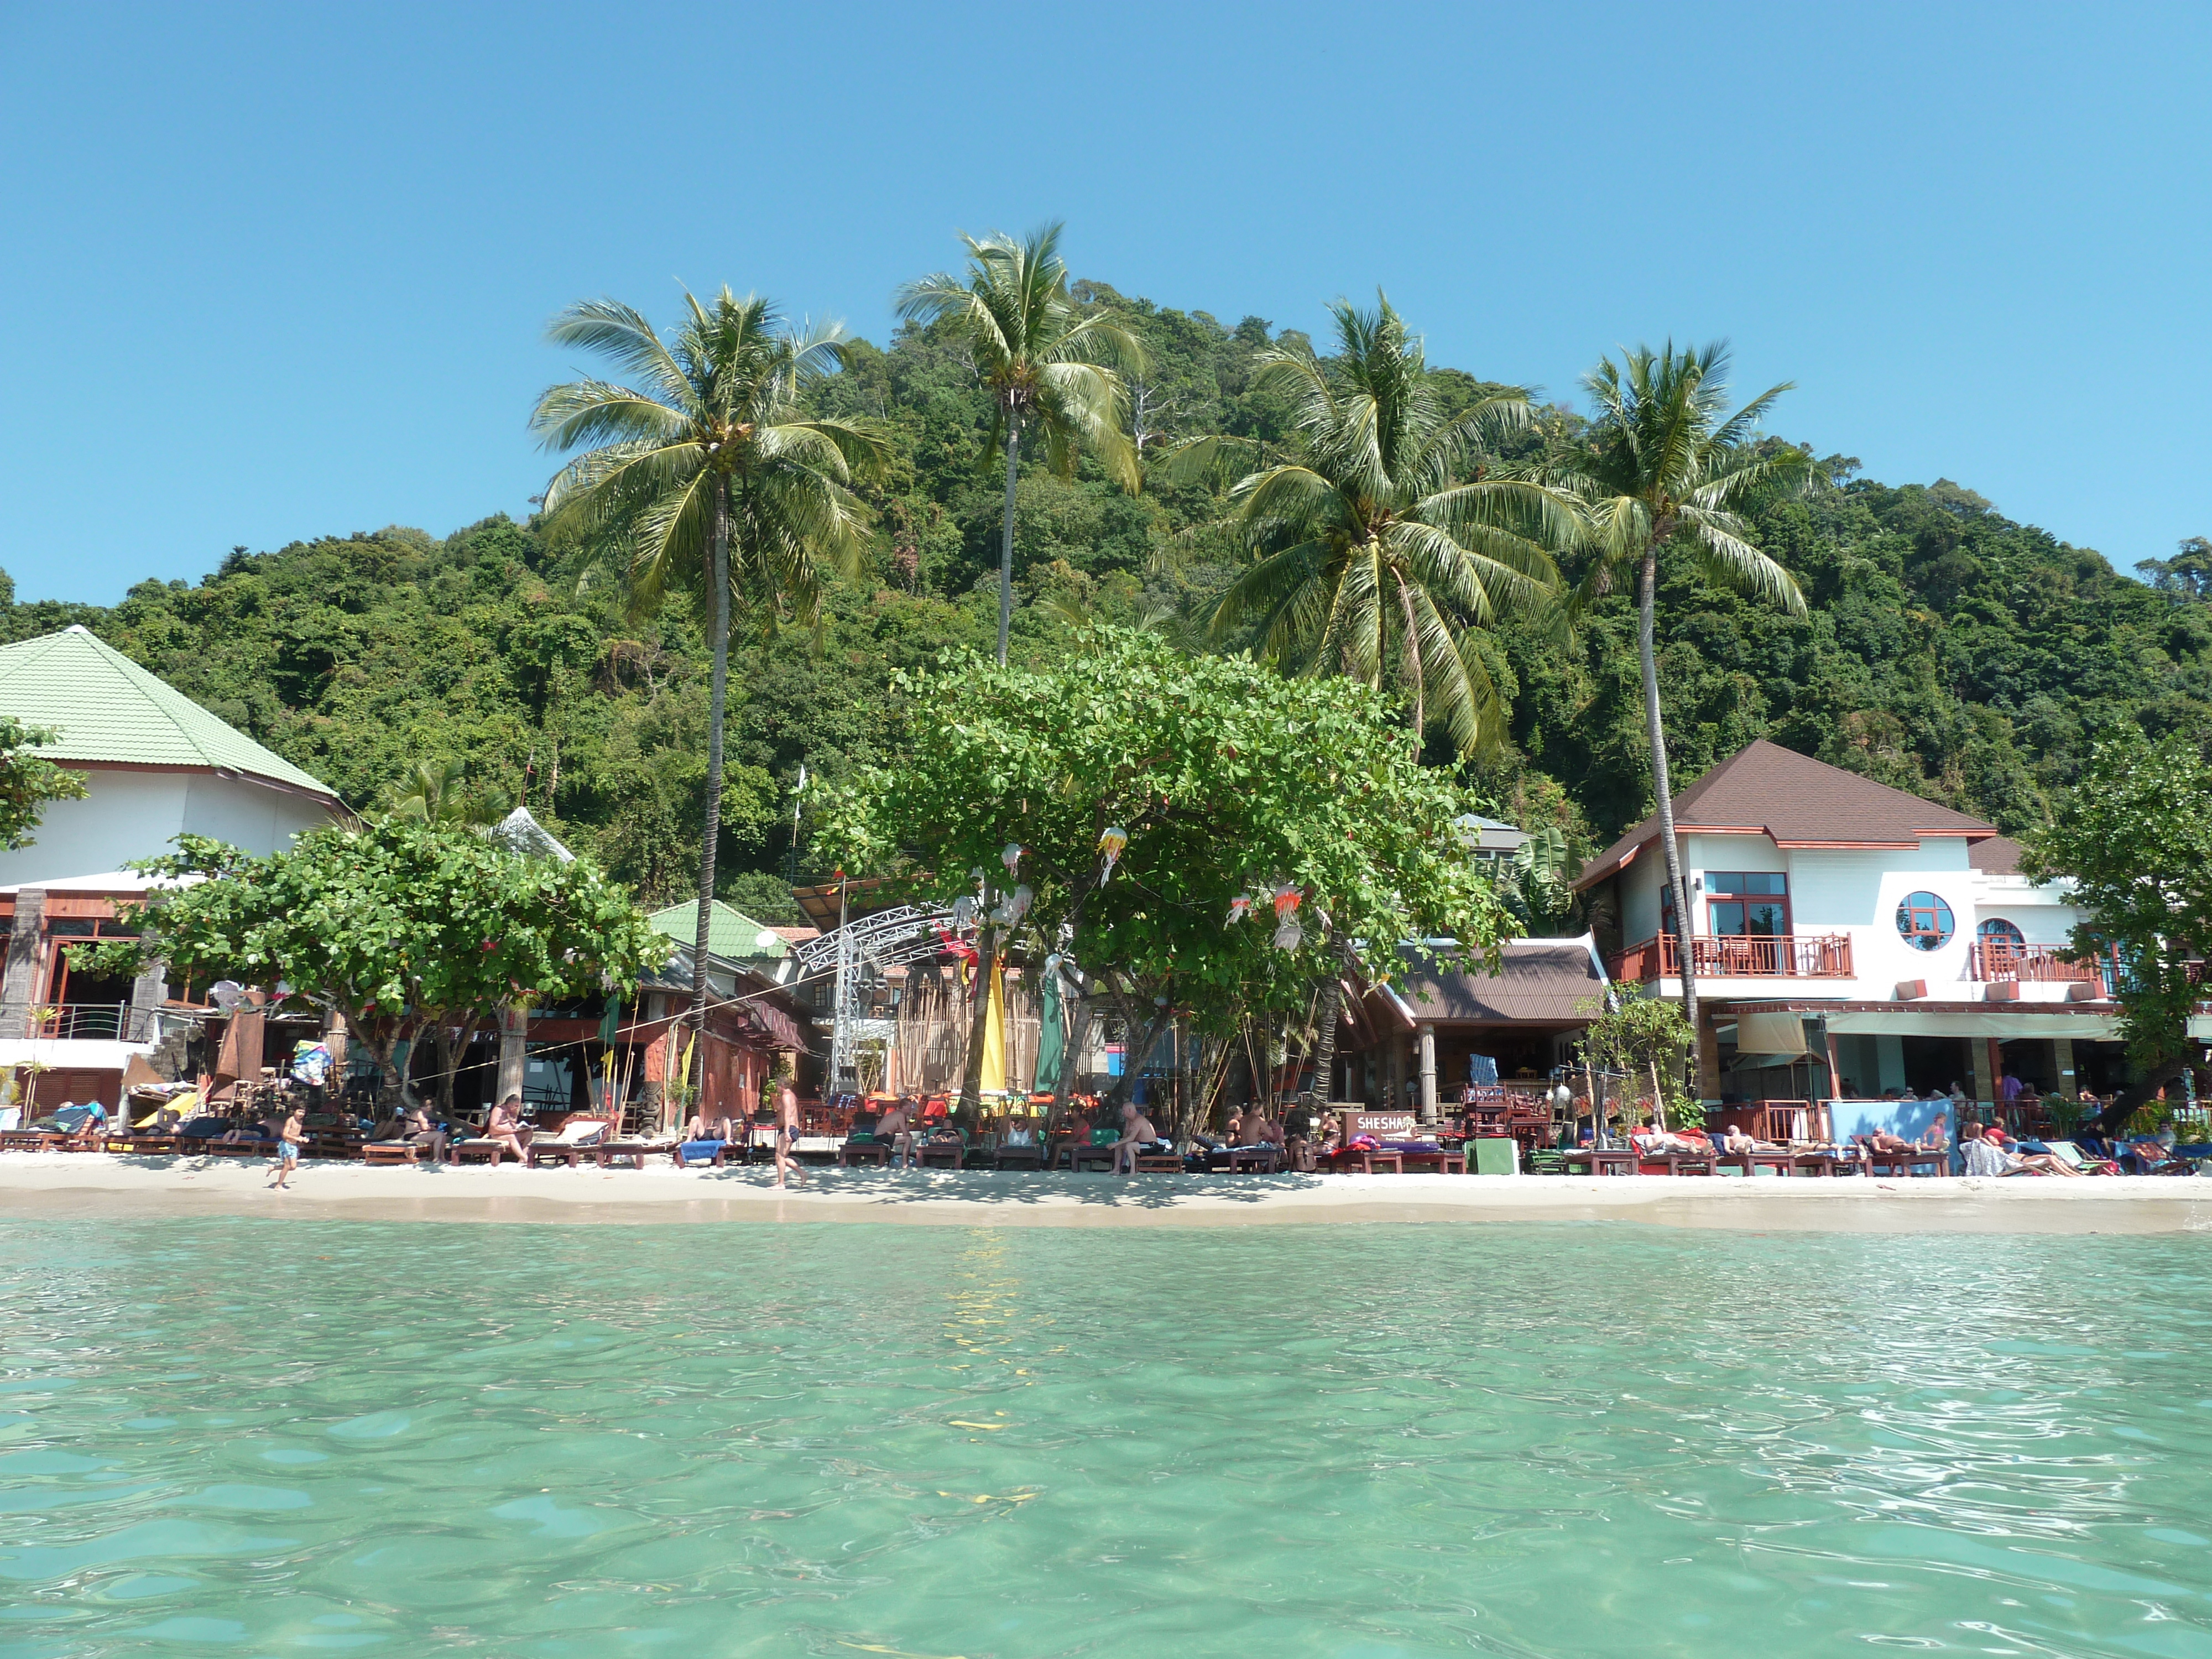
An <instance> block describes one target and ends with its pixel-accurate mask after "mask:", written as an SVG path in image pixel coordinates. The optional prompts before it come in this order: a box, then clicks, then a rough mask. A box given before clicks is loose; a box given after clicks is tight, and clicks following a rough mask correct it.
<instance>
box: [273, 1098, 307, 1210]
mask: <svg viewBox="0 0 2212 1659" xmlns="http://www.w3.org/2000/svg"><path fill="white" fill-rule="evenodd" d="M305 1133H307V1109H306V1108H305V1107H302V1106H296V1105H295V1106H294V1107H293V1108H292V1109H291V1110H290V1111H289V1112H288V1113H286V1114H285V1116H284V1126H283V1127H282V1128H281V1129H279V1130H277V1132H276V1180H274V1181H272V1182H270V1183H269V1184H270V1186H271V1187H273V1188H276V1190H277V1191H278V1192H289V1191H290V1190H291V1188H289V1186H287V1185H286V1177H287V1176H289V1175H290V1174H291V1173H292V1171H293V1170H296V1169H298V1168H299V1167H300V1138H301V1136H302V1135H303V1134H305Z"/></svg>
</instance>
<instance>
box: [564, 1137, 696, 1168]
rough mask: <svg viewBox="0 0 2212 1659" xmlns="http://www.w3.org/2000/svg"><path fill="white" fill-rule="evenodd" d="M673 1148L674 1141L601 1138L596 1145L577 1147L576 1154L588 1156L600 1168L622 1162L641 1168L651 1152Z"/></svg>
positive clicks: (582, 1156)
mask: <svg viewBox="0 0 2212 1659" xmlns="http://www.w3.org/2000/svg"><path fill="white" fill-rule="evenodd" d="M675 1150H676V1147H675V1145H674V1143H673V1142H671V1141H665V1140H603V1141H600V1142H599V1144H598V1145H596V1146H581V1147H579V1148H577V1154H576V1155H577V1156H578V1157H579V1158H590V1159H591V1160H592V1162H593V1163H594V1164H598V1165H599V1167H600V1168H601V1169H602V1170H611V1169H612V1168H613V1167H614V1166H615V1165H616V1164H621V1163H624V1162H627V1163H629V1164H630V1165H631V1166H632V1167H633V1168H635V1169H640V1170H642V1169H643V1168H644V1167H645V1160H646V1159H647V1158H649V1157H651V1156H652V1155H653V1153H655V1152H674V1151H675Z"/></svg>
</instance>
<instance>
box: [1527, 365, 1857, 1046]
mask: <svg viewBox="0 0 2212 1659" xmlns="http://www.w3.org/2000/svg"><path fill="white" fill-rule="evenodd" d="M1728 364H1729V353H1728V346H1727V344H1726V343H1725V342H1722V343H1715V344H1712V345H1709V346H1707V347H1705V349H1703V350H1699V349H1695V348H1694V347H1690V346H1685V347H1683V348H1682V349H1681V350H1680V351H1677V350H1675V349H1674V342H1673V341H1671V340H1670V341H1668V343H1667V346H1666V349H1664V350H1662V351H1656V352H1655V351H1653V350H1652V349H1650V348H1649V347H1648V346H1639V347H1638V348H1637V349H1635V350H1634V351H1629V352H1624V353H1623V354H1622V361H1621V362H1619V363H1615V362H1613V360H1612V359H1611V358H1609V357H1608V358H1607V359H1606V360H1605V361H1604V362H1601V363H1600V364H1599V365H1598V366H1597V368H1595V369H1594V370H1592V371H1591V372H1590V373H1589V374H1588V375H1586V376H1585V377H1584V378H1583V388H1584V389H1585V390H1586V391H1587V392H1589V395H1590V397H1591V398H1592V400H1593V401H1594V402H1595V404H1596V413H1595V418H1594V419H1593V421H1592V422H1591V424H1590V426H1589V428H1588V429H1587V430H1586V431H1585V432H1584V433H1583V435H1582V436H1581V437H1580V438H1579V439H1578V440H1577V441H1575V442H1573V443H1572V444H1571V445H1570V446H1569V447H1567V448H1566V449H1565V452H1564V453H1563V454H1561V455H1559V456H1558V457H1556V458H1554V459H1553V464H1552V469H1551V473H1550V476H1552V477H1553V480H1554V482H1556V483H1558V484H1559V485H1560V486H1561V487H1563V488H1564V489H1566V490H1568V491H1569V492H1570V493H1571V494H1572V495H1574V496H1575V497H1576V498H1577V501H1579V502H1580V504H1581V506H1582V509H1583V515H1584V519H1585V522H1586V526H1587V530H1586V533H1587V536H1588V538H1589V553H1590V562H1589V568H1588V569H1587V570H1586V571H1585V572H1584V574H1583V578H1582V580H1581V581H1580V582H1579V583H1578V584H1577V586H1576V588H1575V591H1574V592H1573V593H1572V594H1571V595H1570V596H1569V600H1568V613H1569V615H1570V616H1573V615H1577V614H1579V613H1580V612H1581V611H1584V610H1586V609H1587V608H1588V607H1589V605H1591V604H1592V603H1594V602H1595V600H1596V599H1600V598H1601V597H1602V596H1604V595H1605V594H1607V593H1611V592H1616V591H1618V590H1619V589H1620V587H1622V586H1624V585H1626V583H1627V582H1629V581H1630V580H1633V581H1634V582H1635V583H1636V592H1637V630H1636V645H1637V653H1638V658H1639V659H1640V660H1641V663H1642V665H1643V671H1644V735H1645V737H1646V738H1647V740H1648V741H1649V742H1650V745H1651V789H1652V793H1653V794H1654V795H1655V796H1656V798H1657V800H1658V803H1659V839H1660V842H1661V843H1662V845H1663V847H1664V848H1665V849H1666V854H1667V885H1668V890H1669V891H1670V892H1671V893H1672V894H1673V896H1674V933H1675V940H1676V943H1677V944H1678V945H1680V950H1681V963H1680V966H1681V970H1682V1004H1683V1009H1682V1012H1683V1013H1684V1014H1685V1015H1686V1017H1687V1018H1688V1020H1689V1023H1690V1030H1692V1032H1693V1033H1695V1032H1697V1031H1698V1030H1699V1026H1698V982H1697V975H1696V971H1695V969H1696V964H1695V963H1694V962H1693V961H1692V957H1691V943H1690V941H1691V937H1692V933H1693V931H1694V928H1693V926H1692V916H1691V914H1690V904H1689V892H1688V890H1687V889H1686V887H1685V886H1684V885H1683V882H1682V860H1681V854H1680V850H1679V848H1677V847H1676V845H1675V842H1674V790H1673V787H1672V786H1671V785H1670V783H1669V782H1668V774H1667V734H1666V732H1665V729H1664V727H1663V726H1662V724H1661V721H1660V718H1659V666H1658V660H1657V658H1656V655H1655V653H1654V650H1653V646H1652V634H1653V624H1654V612H1655V611H1656V596H1657V591H1658V582H1659V555H1660V554H1661V552H1662V551H1663V550H1667V549H1668V548H1678V549H1680V550H1681V551H1683V552H1684V553H1686V554H1687V555H1688V556H1689V557H1690V559H1691V560H1692V563H1693V564H1694V565H1695V566H1696V568H1697V569H1698V570H1699V574H1702V575H1703V576H1704V577H1705V580H1707V581H1709V582H1711V583H1712V584H1713V585H1714V586H1717V587H1726V588H1732V589H1734V590H1735V591H1736V592H1740V593H1744V594H1747V595H1749V596H1751V597H1753V598H1756V599H1771V600H1773V601H1774V602H1775V603H1777V604H1778V605H1781V606H1782V608H1783V609H1784V611H1788V612H1790V614H1791V615H1793V616H1796V615H1802V613H1803V611H1804V609H1805V599H1804V596H1803V595H1802V594H1801V593H1800V592H1798V591H1797V584H1796V582H1795V581H1793V580H1791V579H1790V573H1789V572H1788V571H1786V570H1784V568H1782V567H1781V566H1780V565H1778V564H1777V563H1776V562H1774V561H1773V560H1772V559H1771V558H1769V557H1767V556H1766V555H1765V554H1764V553H1762V552H1760V551H1759V549H1758V548H1756V547H1754V546H1753V545H1752V542H1751V529H1750V526H1747V524H1746V523H1745V522H1744V521H1743V520H1742V518H1741V516H1740V515H1739V513H1738V512H1737V510H1736V509H1737V508H1739V507H1741V506H1742V505H1743V504H1744V503H1745V502H1746V501H1747V500H1749V499H1750V498H1751V497H1752V495H1754V494H1755V493H1757V492H1760V491H1764V490H1769V489H1778V488H1784V487H1789V488H1804V487H1807V486H1809V485H1810V484H1812V483H1814V482H1815V481H1817V480H1818V479H1819V478H1820V476H1821V474H1820V469H1819V468H1818V466H1817V465H1814V461H1813V459H1812V457H1811V456H1809V455H1808V454H1807V453H1805V452H1803V451H1802V450H1799V449H1791V448H1782V447H1773V448H1762V447H1755V446H1754V445H1753V443H1752V441H1751V440H1752V436H1753V429H1754V428H1756V427H1757V426H1758V424H1759V419H1760V417H1761V416H1764V415H1765V413H1766V411H1767V410H1769V409H1770V408H1771V407H1772V406H1773V404H1774V401H1775V399H1776V398H1779V397H1780V396H1781V395H1782V394H1783V393H1784V392H1787V391H1789V390H1790V386H1791V382H1789V381H1786V380H1785V381H1784V382H1783V383H1782V384H1781V385H1780V386H1773V387H1770V388H1769V389H1768V390H1767V391H1765V392H1761V393H1760V394H1759V396H1758V397H1756V398H1753V399H1752V400H1751V401H1750V402H1749V403H1747V404H1745V405H1744V406H1743V407H1742V408H1741V409H1739V410H1736V411H1735V414H1733V415H1728V416H1723V413H1722V411H1723V410H1724V409H1726V408H1727V406H1728V384H1727V374H1728ZM1701 1043H1702V1038H1701V1037H1695V1036H1693V1038H1692V1045H1693V1052H1694V1049H1695V1048H1696V1047H1698V1046H1699V1045H1701Z"/></svg>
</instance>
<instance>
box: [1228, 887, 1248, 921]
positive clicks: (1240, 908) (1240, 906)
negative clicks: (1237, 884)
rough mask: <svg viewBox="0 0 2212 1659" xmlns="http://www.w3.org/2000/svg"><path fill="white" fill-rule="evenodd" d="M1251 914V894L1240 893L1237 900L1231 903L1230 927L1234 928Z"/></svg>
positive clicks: (1234, 899)
mask: <svg viewBox="0 0 2212 1659" xmlns="http://www.w3.org/2000/svg"><path fill="white" fill-rule="evenodd" d="M1251 914H1252V896H1251V895H1250V894H1249V893H1239V894H1238V895H1237V896H1236V897H1235V898H1233V899H1231V900H1230V901H1229V924H1228V925H1229V926H1230V927H1235V926H1236V925H1237V923H1238V922H1240V921H1243V920H1244V918H1245V917H1247V916H1249V915H1251Z"/></svg>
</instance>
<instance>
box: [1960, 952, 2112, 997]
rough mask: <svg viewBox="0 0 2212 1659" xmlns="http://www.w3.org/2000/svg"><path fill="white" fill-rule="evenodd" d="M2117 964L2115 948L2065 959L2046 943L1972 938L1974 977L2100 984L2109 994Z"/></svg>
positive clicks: (2032, 981)
mask: <svg viewBox="0 0 2212 1659" xmlns="http://www.w3.org/2000/svg"><path fill="white" fill-rule="evenodd" d="M2117 969H2118V955H2117V952H2115V953H2113V954H2111V955H2106V956H2099V957H2092V958H2090V959H2089V960H2088V961H2087V962H2069V961H2067V960H2066V959H2065V958H2064V957H2062V956H2060V955H2059V953H2058V952H2057V950H2055V949H2053V948H2052V947H2051V946H2050V945H2015V944H2013V943H2012V942H2011V941H2010V940H2009V939H1976V940H1975V941H1974V954H1973V967H1972V973H1973V975H1974V977H1975V978H1976V979H1978V980H2020V981H2024V982H2026V983H2027V984H2031V985H2101V986H2102V987H2104V988H2105V991H2106V994H2108V995H2109V994H2111V993H2112V988H2113V980H2114V977H2115V975H2116V971H2117Z"/></svg>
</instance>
